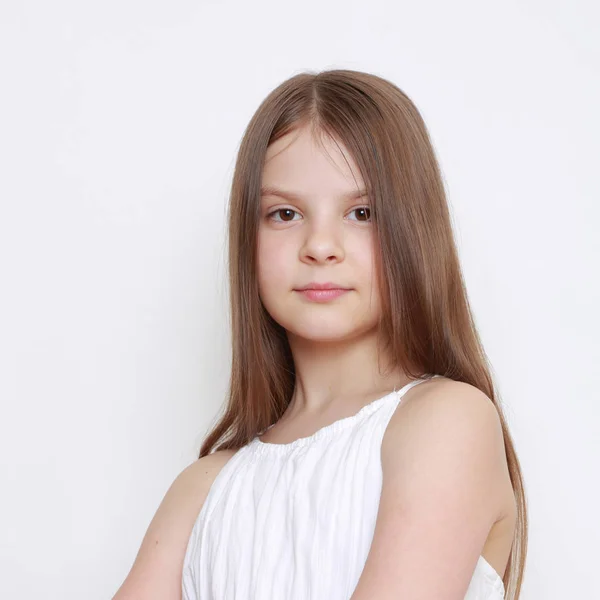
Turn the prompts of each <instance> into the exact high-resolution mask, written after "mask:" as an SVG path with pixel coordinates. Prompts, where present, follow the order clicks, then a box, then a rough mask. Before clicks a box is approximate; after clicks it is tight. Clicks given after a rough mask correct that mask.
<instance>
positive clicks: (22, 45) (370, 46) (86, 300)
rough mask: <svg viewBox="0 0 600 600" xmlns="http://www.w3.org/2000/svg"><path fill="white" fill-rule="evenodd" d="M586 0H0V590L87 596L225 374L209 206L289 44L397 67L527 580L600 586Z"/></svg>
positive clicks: (360, 64)
mask: <svg viewBox="0 0 600 600" xmlns="http://www.w3.org/2000/svg"><path fill="white" fill-rule="evenodd" d="M594 11H595V8H594V7H593V2H592V1H591V0H590V1H589V2H583V1H571V2H569V3H568V4H567V3H566V2H560V3H559V2H556V1H553V2H549V1H548V0H544V1H543V2H542V1H541V0H537V1H533V0H527V1H523V0H519V2H516V1H515V0H509V1H505V2H503V3H501V4H497V5H495V6H492V5H491V4H490V3H482V2H475V1H471V2H467V1H464V0H455V1H454V2H445V1H441V0H440V1H437V2H435V1H431V0H429V1H423V0H420V1H419V2H416V1H412V2H406V1H395V2H389V3H385V2H381V1H377V0H369V2H361V3H359V2H349V1H346V2H333V1H329V2H324V1H323V0H320V1H318V2H313V1H312V0H305V2H304V3H303V4H302V5H300V4H297V5H292V4H288V3H285V2H280V1H277V2H275V1H272V2H267V1H264V0H263V1H260V2H259V1H253V2H243V1H241V0H239V1H237V2H216V1H213V2H191V1H181V0H180V1H176V0H169V1H168V2H167V1H166V0H165V1H163V2H158V1H148V0H145V1H141V0H140V1H132V0H118V1H117V0H110V1H106V0H104V1H103V2H95V3H91V2H75V1H72V2H64V1H62V2H60V1H56V2H42V1H38V2H16V1H13V2H7V1H4V2H2V4H1V5H0V169H1V174H0V201H1V205H0V291H1V294H0V399H1V413H0V485H1V493H0V597H2V598H7V599H8V598H11V599H13V598H14V599H17V598H19V599H26V600H30V599H31V600H33V599H37V598H44V599H45V600H54V599H60V600H81V599H82V598H86V600H106V599H108V598H111V597H112V595H113V594H114V593H115V591H116V589H117V588H118V587H119V585H120V584H121V583H122V581H123V579H124V578H125V576H126V575H127V573H128V571H129V568H130V566H131V564H132V562H133V559H134V557H135V554H136V552H137V550H138V548H139V545H140V543H141V540H142V537H143V535H144V533H145V530H146V527H147V526H148V524H149V522H150V520H151V518H152V516H153V514H154V512H155V510H156V508H157V506H158V504H159V503H160V501H161V499H162V497H163V495H164V493H165V492H166V490H167V488H168V486H169V485H170V483H171V482H172V480H173V479H174V478H175V477H176V475H177V474H178V473H179V472H180V471H181V470H182V469H183V468H184V467H185V466H187V465H188V464H189V463H190V462H192V461H193V460H194V459H195V458H196V456H197V452H198V448H199V446H200V442H201V441H202V439H203V436H204V434H205V433H206V432H207V430H208V428H209V426H210V424H211V423H212V422H213V420H214V419H215V418H216V416H217V413H218V412H219V410H220V409H221V406H222V402H223V399H224V394H225V391H226V389H227V383H228V374H229V367H230V364H229V360H230V356H229V331H228V330H227V311H228V305H227V293H228V290H227V285H226V281H225V276H226V270H225V264H226V263H225V260H226V255H225V211H226V202H227V196H228V192H229V185H230V178H231V174H232V169H233V165H234V160H235V153H236V151H237V147H238V144H239V141H240V138H241V135H242V132H243V129H244V127H245V126H246V124H247V122H248V120H249V119H250V117H251V115H252V114H253V112H254V111H255V110H256V108H257V107H258V104H259V103H260V102H261V101H262V99H263V98H264V97H265V96H266V95H267V94H268V93H269V91H270V90H271V89H273V88H274V87H275V86H276V85H278V84H279V83H280V82H282V81H283V80H284V79H286V78H288V77H290V76H291V75H293V74H295V73H297V72H300V71H302V70H305V69H310V70H321V69H325V68H333V67H345V68H352V69H360V70H366V71H371V72H373V73H376V74H379V75H382V76H384V77H386V78H388V79H391V80H392V81H393V82H394V83H396V84H397V85H398V86H399V87H400V88H401V89H403V90H404V91H405V92H406V93H407V94H408V95H409V96H410V97H411V99H412V100H413V101H414V102H415V104H416V105H417V107H418V108H419V110H420V111H421V113H422V115H423V117H424V119H425V121H426V123H427V125H428V128H429V131H430V133H431V136H432V139H433V142H434V145H435V149H436V152H437V155H438V158H439V160H440V164H441V167H442V171H443V174H444V178H445V181H446V185H447V188H448V199H449V202H450V204H451V209H452V211H453V215H454V220H455V223H456V235H457V241H458V243H459V248H460V253H461V260H462V264H463V268H464V272H465V277H466V280H467V286H468V291H469V294H470V299H471V302H472V304H473V308H474V311H475V316H476V319H477V324H478V326H479V330H480V333H481V336H482V339H483V342H484V346H485V348H486V350H487V353H488V355H489V357H490V360H491V362H492V364H493V367H494V375H495V377H496V379H497V382H498V385H499V389H500V393H501V399H502V401H503V402H504V404H505V407H506V411H507V416H508V418H509V425H510V427H511V431H512V432H513V435H514V438H515V442H516V447H517V451H518V454H519V457H520V459H521V462H522V466H523V470H524V476H525V481H526V485H527V490H528V494H529V505H530V517H531V521H530V536H531V537H530V545H529V554H528V564H527V571H526V577H525V584H524V588H523V595H522V598H523V599H524V600H538V599H542V598H543V599H544V600H551V599H556V600H558V599H561V600H562V599H564V598H583V597H587V598H589V597H591V595H593V594H594V593H596V592H598V589H599V588H598V579H597V569H598V559H599V558H600V556H599V548H600V527H599V522H598V506H600V489H599V487H600V482H599V474H600V440H599V438H600V435H599V432H600V424H599V422H600V408H599V407H598V402H599V398H598V389H599V386H600V381H599V379H600V378H599V370H598V360H599V358H600V356H599V351H598V339H599V338H600V326H599V319H598V308H599V307H600V290H599V282H598V273H599V272H600V268H599V262H600V261H599V259H600V241H599V239H600V223H599V217H600V211H599V208H598V201H599V194H598V192H599V191H600V189H599V188H600V185H599V183H598V165H599V157H600V119H599V117H598V107H600V83H599V79H600V77H599V72H600V68H599V67H600V43H599V39H600V38H599V36H598V35H597V34H598V30H599V23H598V18H597V14H594Z"/></svg>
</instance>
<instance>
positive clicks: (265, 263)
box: [258, 235, 290, 287]
mask: <svg viewBox="0 0 600 600" xmlns="http://www.w3.org/2000/svg"><path fill="white" fill-rule="evenodd" d="M289 270H290V257H289V252H288V251H287V249H286V247H285V245H284V244H282V241H281V239H277V237H276V236H269V235H259V238H258V275H259V281H260V285H261V286H262V287H276V286H277V284H278V283H284V282H285V281H286V272H287V271H289Z"/></svg>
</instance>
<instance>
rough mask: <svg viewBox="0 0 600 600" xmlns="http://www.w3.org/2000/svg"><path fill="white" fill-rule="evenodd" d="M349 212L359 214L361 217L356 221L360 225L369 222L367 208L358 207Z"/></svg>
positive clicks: (369, 210)
mask: <svg viewBox="0 0 600 600" xmlns="http://www.w3.org/2000/svg"><path fill="white" fill-rule="evenodd" d="M350 212H356V213H360V214H361V217H360V218H359V219H358V220H359V221H360V222H361V223H368V222H369V221H370V220H371V209H370V208H369V207H368V206H359V207H357V208H354V209H352V210H351V211H350Z"/></svg>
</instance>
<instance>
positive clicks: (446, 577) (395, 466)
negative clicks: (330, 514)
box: [350, 380, 506, 600]
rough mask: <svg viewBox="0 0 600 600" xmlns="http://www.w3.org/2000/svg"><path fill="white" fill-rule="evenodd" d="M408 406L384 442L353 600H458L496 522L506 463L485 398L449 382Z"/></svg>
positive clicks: (427, 388)
mask: <svg viewBox="0 0 600 600" xmlns="http://www.w3.org/2000/svg"><path fill="white" fill-rule="evenodd" d="M415 391H416V390H415ZM411 400H412V402H411V401H410V400H407V401H406V404H401V405H400V406H399V407H398V408H397V409H396V411H395V412H394V414H393V415H392V418H391V419H390V422H389V423H388V427H387V429H386V432H385V434H384V439H383V443H382V448H381V460H382V469H383V485H382V492H381V499H380V505H379V512H378V514H377V522H376V526H375V532H374V536H373V540H372V543H371V548H370V550H369V554H368V556H367V560H366V563H365V566H364V569H363V571H362V574H361V577H360V579H359V581H358V584H357V586H356V588H355V591H354V593H353V595H352V597H351V599H350V600H392V599H396V598H406V600H417V599H418V600H463V599H464V597H465V595H466V593H467V589H468V587H469V583H470V581H471V578H472V576H473V572H474V570H475V566H476V563H477V560H478V558H479V555H480V554H481V551H482V549H483V546H484V544H485V541H486V539H487V536H488V533H489V531H490V529H491V527H492V525H493V524H494V522H495V521H496V520H497V518H498V516H499V515H500V514H501V510H502V507H501V505H500V502H501V499H502V498H503V492H502V490H501V487H502V485H503V484H504V482H505V479H504V478H505V477H506V458H505V453H504V439H503V435H502V429H501V425H500V419H499V417H498V413H497V411H496V408H495V406H494V405H493V403H492V402H491V401H490V399H489V398H488V397H487V396H486V395H485V394H483V393H482V392H481V391H480V390H478V389H477V388H475V387H474V386H471V385H469V384H466V383H461V382H456V381H452V380H446V381H440V382H439V384H438V385H432V384H425V385H424V386H423V390H422V392H421V395H420V396H419V395H417V394H415V395H414V396H413V397H412V398H411Z"/></svg>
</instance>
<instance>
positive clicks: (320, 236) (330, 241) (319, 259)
mask: <svg viewBox="0 0 600 600" xmlns="http://www.w3.org/2000/svg"><path fill="white" fill-rule="evenodd" d="M342 229H343V228H342V227H335V226H334V225H327V224H322V225H313V226H312V227H310V228H306V231H307V234H306V237H305V239H304V243H303V245H302V248H301V249H300V260H302V261H303V262H306V263H309V264H313V265H314V264H315V263H320V264H327V263H332V262H340V261H342V260H344V244H343V231H342Z"/></svg>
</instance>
